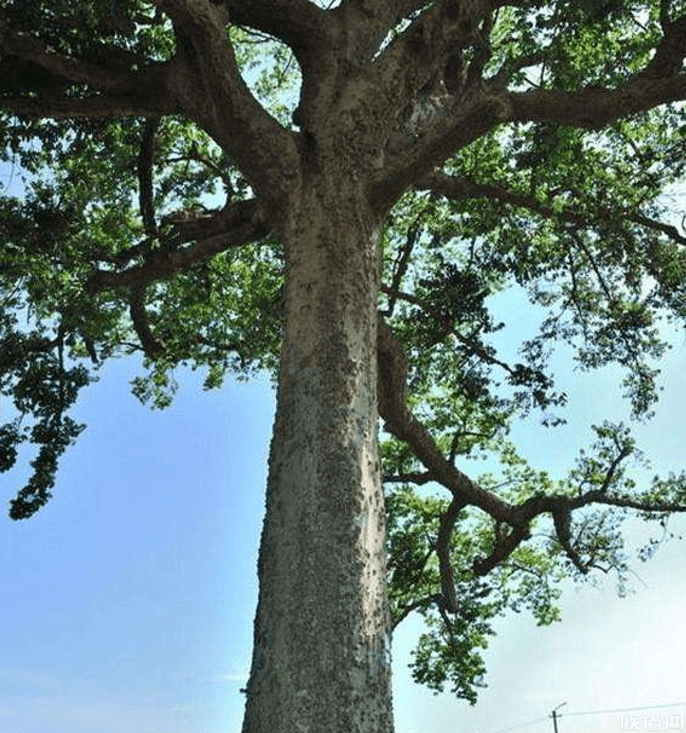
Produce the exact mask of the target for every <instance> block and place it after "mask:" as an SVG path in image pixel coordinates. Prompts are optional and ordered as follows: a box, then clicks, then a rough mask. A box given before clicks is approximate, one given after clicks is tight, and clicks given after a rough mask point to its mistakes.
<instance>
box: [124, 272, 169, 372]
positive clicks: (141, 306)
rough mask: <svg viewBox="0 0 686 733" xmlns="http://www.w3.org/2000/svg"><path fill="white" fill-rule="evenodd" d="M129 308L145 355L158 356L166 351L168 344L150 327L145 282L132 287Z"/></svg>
mask: <svg viewBox="0 0 686 733" xmlns="http://www.w3.org/2000/svg"><path fill="white" fill-rule="evenodd" d="M129 309H130V314H131V322H132V323H133V327H134V330H135V331H136V334H137V335H138V338H139V339H140V342H141V346H142V347H143V351H144V352H145V355H146V356H148V357H150V358H154V357H156V356H157V355H159V354H160V353H161V352H162V351H164V349H165V348H166V345H165V343H164V341H163V340H162V339H159V338H157V336H155V334H154V333H153V332H152V329H151V328H150V323H149V322H148V314H147V312H146V310H145V284H136V285H135V286H134V287H133V288H132V289H131V297H130V300H129Z"/></svg>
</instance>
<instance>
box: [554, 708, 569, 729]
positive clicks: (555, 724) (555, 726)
mask: <svg viewBox="0 0 686 733" xmlns="http://www.w3.org/2000/svg"><path fill="white" fill-rule="evenodd" d="M566 704H567V703H566V702H561V703H560V704H559V705H557V706H556V707H554V708H553V712H552V713H551V717H552V719H553V729H554V733H557V711H558V710H559V709H560V708H561V707H562V706H563V705H566Z"/></svg>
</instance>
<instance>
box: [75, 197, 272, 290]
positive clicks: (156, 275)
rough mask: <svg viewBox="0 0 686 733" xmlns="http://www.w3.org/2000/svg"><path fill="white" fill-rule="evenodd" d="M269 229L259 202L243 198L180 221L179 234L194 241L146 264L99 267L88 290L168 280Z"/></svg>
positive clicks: (162, 252)
mask: <svg viewBox="0 0 686 733" xmlns="http://www.w3.org/2000/svg"><path fill="white" fill-rule="evenodd" d="M269 231H270V227H269V225H268V224H267V220H266V219H264V218H263V214H262V211H261V210H260V207H259V205H258V203H257V201H256V200H254V199H251V200H249V201H241V202H239V203H237V204H234V205H232V206H231V207H230V208H229V209H228V210H225V211H222V212H220V213H219V214H217V215H216V216H214V217H211V218H208V219H203V220H200V221H194V222H193V221H191V222H187V223H183V222H180V223H179V224H178V225H177V227H176V235H177V236H178V237H179V238H181V237H186V238H187V239H186V241H187V240H188V239H196V241H195V242H193V244H191V245H189V246H187V247H184V248H176V249H171V250H170V249H169V248H168V247H164V246H163V247H162V248H161V249H159V250H155V251H153V252H152V253H150V254H149V255H148V256H147V258H146V259H145V261H144V262H143V264H141V265H138V266H134V267H129V268H128V269H124V270H119V271H111V270H97V271H96V272H95V273H94V274H93V275H92V276H91V278H90V280H89V282H88V290H89V291H90V292H92V293H97V292H99V291H101V290H105V289H107V288H118V287H134V286H140V285H144V284H146V283H149V282H152V281H153V280H164V279H167V278H169V277H171V276H172V275H174V274H175V273H177V272H180V271H182V270H187V269H188V268H190V267H193V266H194V265H197V264H198V263H200V262H203V261H204V260H206V259H209V258H210V257H213V256H215V255H217V254H219V253H220V252H224V251H225V250H227V249H230V248H231V247H238V246H240V245H242V244H246V243H248V242H252V241H255V240H257V239H261V238H263V237H266V236H267V235H268V234H269ZM136 254H137V253H136Z"/></svg>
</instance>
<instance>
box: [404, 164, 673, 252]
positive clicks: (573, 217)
mask: <svg viewBox="0 0 686 733" xmlns="http://www.w3.org/2000/svg"><path fill="white" fill-rule="evenodd" d="M415 187H416V188H417V190H419V191H431V192H433V193H436V194H440V195H442V196H444V197H445V198H448V199H450V200H452V201H465V200H468V199H478V198H485V199H490V200H492V201H500V202H502V203H504V204H509V205H511V206H515V207H518V208H522V209H527V210H529V211H531V212H533V213H534V214H538V215H539V216H542V217H543V218H546V219H557V220H558V221H564V222H568V223H570V224H575V225H578V226H584V227H588V226H593V225H595V224H598V223H600V222H608V221H612V222H615V223H616V222H618V221H620V220H621V219H624V220H626V221H631V222H633V223H634V224H639V225H641V226H643V227H646V228H647V229H653V230H655V231H659V232H662V233H663V234H666V235H667V236H668V237H669V238H670V239H671V240H672V241H674V242H676V243H677V244H683V245H686V237H684V236H682V235H681V234H679V232H678V230H677V228H676V227H675V226H673V225H671V224H665V223H664V222H661V221H657V220H655V219H651V218H650V217H648V216H643V215H642V214H637V213H635V212H631V211H613V210H611V209H606V208H604V207H597V209H596V211H597V212H598V217H597V220H596V221H595V222H591V221H589V220H588V218H586V217H585V216H582V215H581V214H577V213H576V212H575V211H574V210H573V209H570V208H565V209H563V210H561V211H557V210H555V209H554V208H553V207H552V206H549V205H545V204H543V203H541V202H540V201H539V200H538V199H536V198H534V197H533V196H525V195H524V194H520V193H517V192H515V191H511V190H510V189H507V188H505V187H504V186H499V185H493V184H483V183H476V182H475V181H474V180H472V179H471V178H468V177H462V178H458V177H457V176H450V175H448V174H446V173H442V172H440V171H434V172H432V173H430V174H429V175H427V176H425V177H424V178H423V179H422V180H421V181H418V182H417V184H416V186H415ZM618 228H619V227H618ZM622 231H623V228H622Z"/></svg>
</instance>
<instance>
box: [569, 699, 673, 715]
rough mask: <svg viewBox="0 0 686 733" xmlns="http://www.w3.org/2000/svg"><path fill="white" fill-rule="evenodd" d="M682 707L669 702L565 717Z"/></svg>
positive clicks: (593, 711) (585, 712)
mask: <svg viewBox="0 0 686 733" xmlns="http://www.w3.org/2000/svg"><path fill="white" fill-rule="evenodd" d="M680 705H686V702H668V703H665V704H664V705H643V706H641V707H638V708H611V709H609V710H584V711H583V712H580V713H564V717H570V716H572V715H605V714H607V713H631V712H633V711H634V710H656V709H658V708H676V707H679V706H680ZM558 717H560V718H561V717H563V713H560V715H559V716H558Z"/></svg>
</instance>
